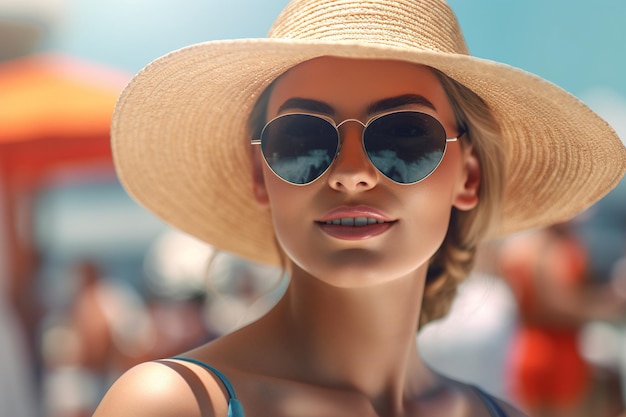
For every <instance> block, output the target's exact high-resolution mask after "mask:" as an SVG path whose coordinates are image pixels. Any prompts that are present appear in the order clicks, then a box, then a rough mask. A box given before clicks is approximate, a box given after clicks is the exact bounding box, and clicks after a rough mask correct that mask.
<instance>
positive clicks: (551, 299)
mask: <svg viewBox="0 0 626 417" xmlns="http://www.w3.org/2000/svg"><path fill="white" fill-rule="evenodd" d="M499 270H500V273H501V276H502V277H503V278H504V279H505V280H506V282H507V283H508V284H509V285H510V287H511V289H512V290H513V293H514V294H515V297H516V299H517V304H518V309H519V320H520V322H519V324H518V326H517V332H516V335H515V336H514V338H513V343H512V344H511V352H510V356H509V359H508V369H507V375H506V380H507V381H508V382H509V383H510V384H512V387H511V389H512V391H513V395H514V398H515V399H516V401H517V402H519V403H520V404H521V405H522V407H523V408H524V409H526V410H528V411H529V414H530V415H532V416H533V417H575V416H581V417H583V416H590V415H593V416H594V417H600V416H606V417H613V416H615V415H616V414H617V412H619V411H623V408H622V404H621V399H620V398H619V396H618V397H617V398H616V397H615V390H614V389H613V390H608V391H607V390H606V388H607V385H606V384H600V385H599V386H596V385H595V383H594V381H595V382H597V381H598V377H600V375H598V374H597V373H596V372H595V370H594V369H593V365H592V364H590V363H589V362H588V361H587V360H586V359H585V358H584V357H583V354H582V352H581V350H580V344H581V334H580V330H581V328H582V327H583V325H585V324H586V323H588V322H589V321H591V320H619V319H620V318H621V319H626V297H624V294H620V293H619V292H616V291H615V286H614V285H615V284H617V283H618V282H617V281H618V280H619V281H621V280H623V279H624V277H617V276H616V277H615V278H614V279H615V281H614V282H606V279H605V280H604V281H605V282H604V283H598V281H599V280H597V279H596V280H594V279H592V278H591V277H590V276H589V273H590V268H589V261H588V253H587V250H586V247H585V245H584V243H583V241H582V239H581V238H580V236H578V235H577V234H576V233H575V230H574V226H573V222H566V223H559V224H556V225H553V226H550V227H547V228H541V229H538V230H533V231H530V232H527V233H523V234H520V235H518V236H514V237H511V238H509V239H507V240H506V241H504V243H503V245H502V247H501V248H500V254H499ZM624 282H625V283H626V281H624ZM599 387H601V389H598V388H599ZM611 394H612V395H611ZM598 396H599V397H598Z"/></svg>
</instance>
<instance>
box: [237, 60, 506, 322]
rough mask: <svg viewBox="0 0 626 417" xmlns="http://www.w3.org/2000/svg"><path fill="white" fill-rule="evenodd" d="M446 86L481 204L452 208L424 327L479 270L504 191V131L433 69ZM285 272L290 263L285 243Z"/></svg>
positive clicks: (263, 100) (258, 113)
mask: <svg viewBox="0 0 626 417" xmlns="http://www.w3.org/2000/svg"><path fill="white" fill-rule="evenodd" d="M432 70H433V72H434V73H435V75H436V76H437V77H438V79H439V81H440V82H441V84H442V86H443V88H444V90H445V92H446V94H447V96H448V99H449V100H450V104H451V106H452V109H453V111H454V114H455V117H456V122H457V126H458V127H459V129H460V130H461V131H463V132H465V133H464V134H463V136H462V140H461V141H460V142H461V144H462V146H467V145H466V144H471V146H473V152H474V153H475V154H476V156H477V157H478V160H479V161H480V188H479V191H478V197H479V202H478V205H477V206H476V207H475V208H474V209H472V210H469V211H460V210H457V209H455V208H453V209H452V215H451V219H450V224H449V227H448V233H447V235H446V238H445V239H444V241H443V243H442V245H441V247H440V248H439V250H438V251H437V253H435V255H434V256H433V257H432V258H431V260H430V265H429V268H428V273H427V277H426V289H425V292H424V299H423V303H422V311H421V314H420V324H419V325H420V327H422V326H423V325H425V324H426V323H428V322H430V321H433V320H436V319H438V318H441V317H443V316H445V315H446V314H447V313H448V311H449V309H450V305H451V304H452V300H453V299H454V297H455V296H456V290H457V286H458V285H459V283H460V282H461V281H463V280H464V279H465V278H466V277H467V275H468V274H469V272H470V270H471V269H472V267H473V266H474V260H475V256H476V249H477V247H478V244H479V243H480V241H481V239H482V238H483V236H484V235H485V234H486V233H487V232H488V230H489V227H490V226H491V225H492V224H494V222H495V221H497V219H498V215H499V213H500V205H501V201H502V193H503V184H504V179H503V174H504V168H503V157H504V156H503V155H504V152H503V149H502V145H501V139H500V128H499V125H498V123H497V122H496V120H495V118H494V116H493V114H492V113H491V111H490V110H489V108H488V106H487V104H486V103H485V102H484V101H483V100H482V99H481V98H480V97H479V96H478V95H476V94H475V93H474V92H473V91H471V90H470V89H468V88H467V87H465V86H463V85H462V84H460V83H458V82H456V81H454V80H453V79H451V78H450V77H448V76H446V75H445V74H443V73H442V72H440V71H438V70H435V69H432ZM275 82H276V80H275V81H274V82H273V83H271V84H270V85H269V86H268V87H267V88H266V89H265V91H263V93H262V94H261V95H260V96H259V99H258V100H257V102H256V104H255V106H254V107H253V110H252V112H251V113H250V118H249V120H248V130H249V132H250V135H251V136H252V137H253V138H258V137H260V134H261V130H262V129H263V126H264V125H265V122H266V111H267V104H268V101H269V97H270V95H271V92H272V90H273V86H274V85H275ZM276 246H277V249H278V251H279V253H280V254H281V260H282V263H283V265H282V266H283V268H286V261H287V260H286V259H285V256H284V254H283V253H282V250H281V248H280V245H278V243H276Z"/></svg>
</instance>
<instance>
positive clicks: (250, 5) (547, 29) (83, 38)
mask: <svg viewBox="0 0 626 417" xmlns="http://www.w3.org/2000/svg"><path fill="white" fill-rule="evenodd" d="M449 3H450V5H451V6H452V8H453V9H454V10H455V12H456V13H457V16H458V18H459V21H460V23H461V26H462V28H463V30H464V32H465V37H466V40H467V43H468V45H469V47H470V50H471V52H472V53H473V54H474V55H477V56H480V57H483V58H489V59H495V60H498V61H502V62H506V63H508V64H511V65H514V66H517V67H521V68H523V69H526V70H529V71H531V72H534V73H536V74H539V75H541V76H543V77H545V78H547V79H549V80H551V81H553V82H556V83H557V84H559V85H561V86H563V87H564V88H566V89H567V90H569V91H571V92H572V93H574V94H576V95H582V94H583V93H585V92H586V91H587V90H589V89H591V88H597V87H605V88H611V89H613V90H615V91H617V92H618V93H620V94H621V95H622V96H626V77H625V76H624V74H626V43H625V41H626V25H625V24H624V22H626V2H625V1H623V0H595V1H594V2H588V1H581V0H570V1H566V0H523V1H522V0H450V1H449ZM286 4H287V0H264V1H260V0H108V1H106V2H94V1H84V0H67V10H68V16H67V17H66V19H65V20H64V23H65V25H64V26H62V27H61V28H60V29H59V30H57V31H56V33H55V36H54V37H53V38H52V41H51V42H50V45H49V46H50V47H52V48H55V49H61V50H64V51H67V52H69V53H72V54H75V55H78V56H81V57H84V58H87V59H91V60H94V61H96V62H102V63H105V64H107V65H113V66H116V67H119V68H122V69H124V70H128V71H131V72H134V71H137V70H138V69H140V68H141V67H142V66H143V65H144V64H146V63H147V62H149V61H150V60H152V59H154V58H156V57H158V56H159V55H162V54H164V53H166V52H168V51H170V50H172V49H176V48H179V47H182V46H184V45H187V44H190V43H194V42H200V41H204V40H212V39H226V38H240V37H260V36H264V35H265V33H266V31H267V29H268V28H269V26H270V25H271V23H272V21H273V20H274V18H275V16H276V15H277V14H278V13H279V11H280V10H281V9H282V8H283V7H284V6H285V5H286Z"/></svg>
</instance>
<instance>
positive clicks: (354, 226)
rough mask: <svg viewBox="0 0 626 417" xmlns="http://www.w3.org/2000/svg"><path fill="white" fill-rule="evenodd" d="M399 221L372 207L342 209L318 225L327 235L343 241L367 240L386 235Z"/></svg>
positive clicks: (330, 214) (332, 213)
mask: <svg viewBox="0 0 626 417" xmlns="http://www.w3.org/2000/svg"><path fill="white" fill-rule="evenodd" d="M396 222H397V220H395V219H392V218H390V217H389V216H387V215H385V214H384V213H382V212H380V211H378V210H376V209H373V208H371V207H365V206H359V207H340V208H338V209H336V210H333V211H331V212H329V213H327V214H326V215H325V216H324V217H323V218H321V219H319V220H318V221H317V222H316V223H317V225H318V226H319V227H320V229H321V230H322V231H323V232H324V233H326V234H327V235H329V236H331V237H333V238H336V239H341V240H352V241H354V240H365V239H369V238H372V237H375V236H378V235H381V234H383V233H385V232H386V231H387V230H389V229H390V228H391V227H392V226H393V225H394V224H395V223H396Z"/></svg>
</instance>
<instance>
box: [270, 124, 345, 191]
mask: <svg viewBox="0 0 626 417" xmlns="http://www.w3.org/2000/svg"><path fill="white" fill-rule="evenodd" d="M337 146H338V140H337V130H336V129H335V127H334V126H333V125H332V124H331V123H330V122H328V121H327V120H325V119H322V118H321V117H317V116H313V115H307V114H286V115H284V116H279V117H278V118H276V119H274V120H272V121H271V122H270V123H268V124H267V126H266V127H265V128H264V129H263V132H262V134H261V148H262V150H263V156H264V157H265V160H266V161H267V164H268V165H269V167H270V168H271V169H272V171H274V172H275V173H276V175H278V176H279V177H281V178H282V179H284V180H285V181H288V182H291V183H293V184H308V183H310V182H312V181H314V180H315V179H317V178H319V177H320V176H321V175H322V174H323V173H324V172H325V171H326V170H327V169H328V167H329V166H330V164H331V163H332V161H333V158H334V157H335V153H336V151H337Z"/></svg>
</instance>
